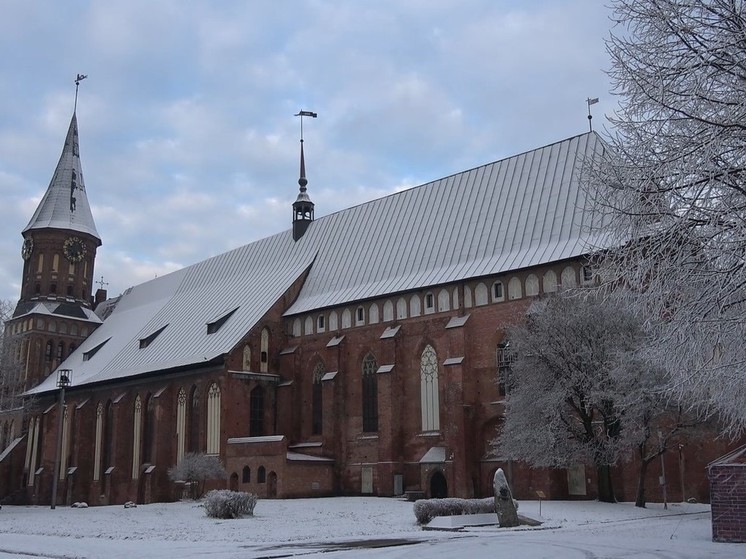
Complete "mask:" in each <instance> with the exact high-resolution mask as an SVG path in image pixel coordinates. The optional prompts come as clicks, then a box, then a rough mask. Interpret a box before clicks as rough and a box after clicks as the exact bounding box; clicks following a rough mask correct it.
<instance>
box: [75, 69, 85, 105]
mask: <svg viewBox="0 0 746 559" xmlns="http://www.w3.org/2000/svg"><path fill="white" fill-rule="evenodd" d="M87 77H88V76H86V75H83V74H78V76H77V77H76V78H75V105H74V106H73V112H75V111H76V110H78V87H79V86H80V82H82V81H83V80H84V79H86V78H87Z"/></svg>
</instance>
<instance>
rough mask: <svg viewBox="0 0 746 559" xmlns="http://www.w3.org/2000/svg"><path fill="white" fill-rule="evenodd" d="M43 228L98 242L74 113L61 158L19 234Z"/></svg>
mask: <svg viewBox="0 0 746 559" xmlns="http://www.w3.org/2000/svg"><path fill="white" fill-rule="evenodd" d="M46 228H52V229H68V230H71V231H79V232H81V233H87V234H89V235H91V236H93V237H95V238H96V239H98V240H99V241H100V240H101V238H100V237H99V236H98V232H97V231H96V224H95V223H94V221H93V214H92V213H91V207H90V205H89V204H88V194H87V193H86V189H85V181H84V180H83V169H82V167H81V164H80V151H79V148H78V120H77V118H76V116H75V113H73V116H72V119H71V120H70V127H69V128H68V130H67V136H66V138H65V145H64V147H63V148H62V155H60V160H59V162H58V163H57V168H56V169H55V171H54V175H53V176H52V180H51V181H50V182H49V186H48V187H47V191H46V193H45V194H44V196H43V197H42V199H41V202H39V205H38V206H37V208H36V211H35V212H34V215H33V216H32V217H31V220H30V221H29V223H28V225H27V226H26V228H25V229H24V230H23V232H24V233H25V232H26V231H30V230H32V229H46Z"/></svg>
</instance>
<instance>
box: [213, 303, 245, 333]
mask: <svg viewBox="0 0 746 559" xmlns="http://www.w3.org/2000/svg"><path fill="white" fill-rule="evenodd" d="M237 310H238V307H236V308H235V309H233V310H231V311H228V312H227V313H224V314H222V315H220V316H218V317H217V318H215V319H213V320H211V321H210V322H208V323H207V333H208V334H214V333H215V332H217V331H218V330H220V328H221V327H222V326H223V324H225V323H226V321H227V320H228V319H229V318H230V317H231V316H233V313H234V312H236V311H237Z"/></svg>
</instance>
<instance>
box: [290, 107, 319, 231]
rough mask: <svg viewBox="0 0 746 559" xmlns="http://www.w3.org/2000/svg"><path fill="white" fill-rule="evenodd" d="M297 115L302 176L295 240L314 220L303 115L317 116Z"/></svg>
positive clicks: (294, 212)
mask: <svg viewBox="0 0 746 559" xmlns="http://www.w3.org/2000/svg"><path fill="white" fill-rule="evenodd" d="M295 116H300V178H299V179H298V185H299V186H300V192H298V198H296V200H295V202H293V240H295V241H297V240H298V239H300V238H301V237H302V236H303V234H304V233H305V232H306V229H308V226H309V224H310V223H311V222H312V221H313V209H314V203H313V202H311V198H310V197H309V196H308V191H307V188H306V185H308V180H307V179H306V157H305V154H304V152H303V117H304V116H310V117H312V118H316V116H317V115H316V113H313V112H311V111H300V112H299V113H298V114H297V115H295Z"/></svg>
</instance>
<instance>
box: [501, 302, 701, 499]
mask: <svg viewBox="0 0 746 559" xmlns="http://www.w3.org/2000/svg"><path fill="white" fill-rule="evenodd" d="M647 336H648V333H647V330H646V328H645V327H644V324H643V322H642V320H641V319H640V318H638V317H637V316H636V315H635V314H634V313H633V312H631V311H630V310H629V308H628V307H627V306H626V301H625V298H624V297H614V296H612V297H606V296H605V295H604V294H603V293H602V292H600V291H597V290H579V291H578V292H576V293H574V294H569V293H565V294H561V295H558V296H555V297H551V298H548V299H545V300H540V301H537V302H536V303H534V304H533V305H532V306H531V308H530V309H529V313H528V317H527V321H526V323H525V324H524V325H521V326H516V327H513V328H511V329H510V330H509V331H508V338H509V340H510V344H511V346H512V348H513V350H514V351H515V358H514V361H513V365H512V370H511V372H510V379H509V381H508V392H507V396H506V417H505V422H504V425H503V429H502V430H501V432H500V434H499V436H498V438H497V440H496V444H495V446H496V450H497V454H498V455H499V456H500V457H502V458H505V459H514V460H523V461H525V462H527V463H529V464H531V465H533V466H543V467H567V466H570V465H573V464H578V463H591V464H593V465H594V466H595V467H596V471H597V478H598V495H599V499H600V500H603V501H607V502H614V501H615V496H614V491H613V486H612V482H611V466H613V465H615V464H617V463H619V462H622V461H625V460H629V459H630V458H631V457H632V451H633V450H636V451H637V452H639V457H640V464H641V467H640V471H639V474H640V475H639V487H638V495H637V505H638V506H641V507H644V506H645V474H646V471H647V466H648V464H649V463H650V462H651V461H652V460H653V459H654V458H655V457H657V456H660V454H661V453H663V452H665V450H666V448H667V446H668V445H669V444H670V442H671V441H672V440H673V437H674V435H676V434H677V433H678V432H680V431H681V430H682V429H684V428H685V427H688V426H689V420H688V419H687V418H685V417H684V416H683V414H681V413H680V411H679V410H678V409H677V408H676V407H675V406H673V407H671V406H670V405H669V403H668V399H667V398H666V396H665V394H664V393H663V392H662V391H661V384H662V383H663V381H664V376H663V374H662V371H661V368H660V367H658V366H657V365H655V364H654V363H652V362H649V361H646V360H645V359H644V358H643V357H641V355H640V353H639V349H640V348H641V347H644V345H645V341H646V338H647Z"/></svg>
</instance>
